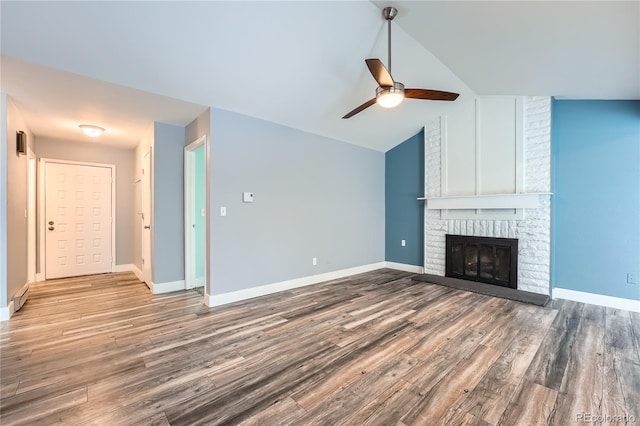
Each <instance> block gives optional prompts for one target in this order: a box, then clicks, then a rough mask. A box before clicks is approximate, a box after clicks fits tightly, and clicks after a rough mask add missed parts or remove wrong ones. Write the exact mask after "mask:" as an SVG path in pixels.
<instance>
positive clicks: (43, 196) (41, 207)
mask: <svg viewBox="0 0 640 426" xmlns="http://www.w3.org/2000/svg"><path fill="white" fill-rule="evenodd" d="M47 163H58V164H70V165H77V166H89V167H103V168H106V169H111V271H110V272H115V267H116V245H117V244H116V218H117V216H116V191H117V187H116V165H115V164H108V163H91V162H87V161H71V160H59V159H57V158H44V157H41V158H40V182H42V183H43V184H42V185H40V200H39V201H40V204H39V205H38V208H37V210H38V214H39V215H40V272H41V273H42V274H43V275H44V276H45V279H46V273H47V271H46V250H45V249H46V245H47V244H46V231H45V227H46V217H45V214H46V212H45V208H46V179H45V170H46V169H45V167H46V164H47Z"/></svg>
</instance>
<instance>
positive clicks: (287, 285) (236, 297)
mask: <svg viewBox="0 0 640 426" xmlns="http://www.w3.org/2000/svg"><path fill="white" fill-rule="evenodd" d="M385 265H386V262H378V263H371V264H369V265H363V266H356V267H354V268H347V269H341V270H339V271H333V272H327V273H324V274H318V275H310V276H307V277H302V278H295V279H293V280H287V281H280V282H277V283H272V284H267V285H262V286H259V287H251V288H245V289H242V290H237V291H231V292H229V293H222V294H205V296H204V303H205V305H207V306H208V307H212V306H220V305H226V304H227V303H233V302H238V301H240V300H246V299H252V298H254V297H259V296H265V295H267V294H272V293H278V292H280V291H285V290H291V289H293V288H298V287H304V286H307V285H311V284H318V283H321V282H324V281H330V280H335V279H339V278H344V277H348V276H350V275H355V274H361V273H363V272H370V271H375V270H376V269H382V268H384V267H385Z"/></svg>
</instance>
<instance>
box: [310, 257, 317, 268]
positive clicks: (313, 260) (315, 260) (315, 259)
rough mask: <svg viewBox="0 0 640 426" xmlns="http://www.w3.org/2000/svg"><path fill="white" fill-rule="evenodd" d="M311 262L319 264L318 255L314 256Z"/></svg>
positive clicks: (315, 264)
mask: <svg viewBox="0 0 640 426" xmlns="http://www.w3.org/2000/svg"><path fill="white" fill-rule="evenodd" d="M311 264H312V265H313V266H317V265H318V258H317V257H314V258H313V259H311Z"/></svg>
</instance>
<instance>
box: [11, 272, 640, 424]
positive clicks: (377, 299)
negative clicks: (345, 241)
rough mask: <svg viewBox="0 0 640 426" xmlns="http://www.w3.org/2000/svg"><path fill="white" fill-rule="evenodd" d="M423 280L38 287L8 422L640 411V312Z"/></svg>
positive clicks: (521, 419) (550, 417) (15, 349)
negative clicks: (241, 289) (218, 298)
mask: <svg viewBox="0 0 640 426" xmlns="http://www.w3.org/2000/svg"><path fill="white" fill-rule="evenodd" d="M411 277H412V274H410V273H407V272H401V271H393V270H389V269H381V270H378V271H373V272H368V273H363V274H358V275H354V276H352V277H345V278H341V279H338V280H333V281H328V282H325V283H320V284H316V285H311V286H306V287H300V288H295V289H291V290H287V291H283V292H280V293H274V294H270V295H267V296H263V297H259V298H255V299H251V300H243V301H239V302H235V303H231V304H228V305H225V306H217V307H214V308H208V307H206V306H205V305H203V303H202V302H203V297H202V295H201V294H199V293H197V292H195V291H183V292H173V293H168V294H161V295H153V294H151V293H150V292H149V290H148V288H147V286H146V285H145V284H144V283H141V282H140V281H138V280H137V278H136V277H135V276H134V275H133V274H131V273H116V274H102V275H98V276H86V277H76V278H69V279H59V280H52V281H46V282H42V283H35V284H34V285H33V286H32V287H31V292H30V297H29V300H28V301H27V303H26V304H25V306H24V307H23V309H21V310H20V311H19V312H17V313H16V314H15V315H14V316H13V317H12V318H11V320H10V321H8V322H5V323H2V324H1V325H0V423H1V424H3V425H5V424H12V425H13V424H15V425H39V424H46V425H48V424H62V425H93V424H109V425H132V424H135V425H198V424H203V425H204V424H206V425H215V424H246V425H256V424H260V425H265V426H267V425H271V424H278V425H286V424H291V425H296V426H297V425H305V426H306V425H314V424H319V425H326V424H331V425H334V424H335V425H339V424H348V425H385V426H386V425H407V426H408V425H420V426H422V425H425V424H428V425H439V424H452V425H454V424H455V425H457V424H460V425H462V424H465V425H483V426H488V425H497V424H501V425H509V426H511V425H520V424H551V425H554V424H555V425H560V426H564V424H568V423H567V422H569V421H571V423H574V422H575V417H572V416H575V414H576V413H575V411H576V410H582V409H584V410H586V409H587V408H589V409H591V410H594V411H593V414H597V413H601V414H609V415H617V414H620V413H628V414H630V415H636V416H638V413H637V407H638V405H640V401H638V396H639V395H640V358H639V356H638V353H639V347H640V340H639V336H640V315H638V314H636V313H630V312H625V311H619V310H615V309H610V308H601V307H597V306H593V305H584V304H581V303H577V302H568V301H562V300H554V301H552V302H551V303H550V306H548V307H538V306H532V305H525V304H522V303H519V302H514V301H511V300H505V299H495V298H492V297H490V296H485V295H480V294H475V293H468V292H464V291H461V290H457V289H451V288H447V287H442V286H438V285H434V284H429V283H425V282H419V281H414V280H412V279H411ZM598 401H601V406H600V411H595V410H597V408H595V407H596V406H597V405H598ZM589 404H591V405H589Z"/></svg>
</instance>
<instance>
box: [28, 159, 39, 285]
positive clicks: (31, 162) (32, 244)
mask: <svg viewBox="0 0 640 426" xmlns="http://www.w3.org/2000/svg"><path fill="white" fill-rule="evenodd" d="M37 173H38V159H37V157H36V154H35V153H34V152H33V151H32V150H31V148H29V147H27V282H28V283H32V282H35V281H36V276H37V272H38V265H37V263H36V262H37V253H38V246H37V244H38V240H37V236H36V234H37V232H38V212H37V205H38V203H37V199H38V193H37V186H36V181H37Z"/></svg>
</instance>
